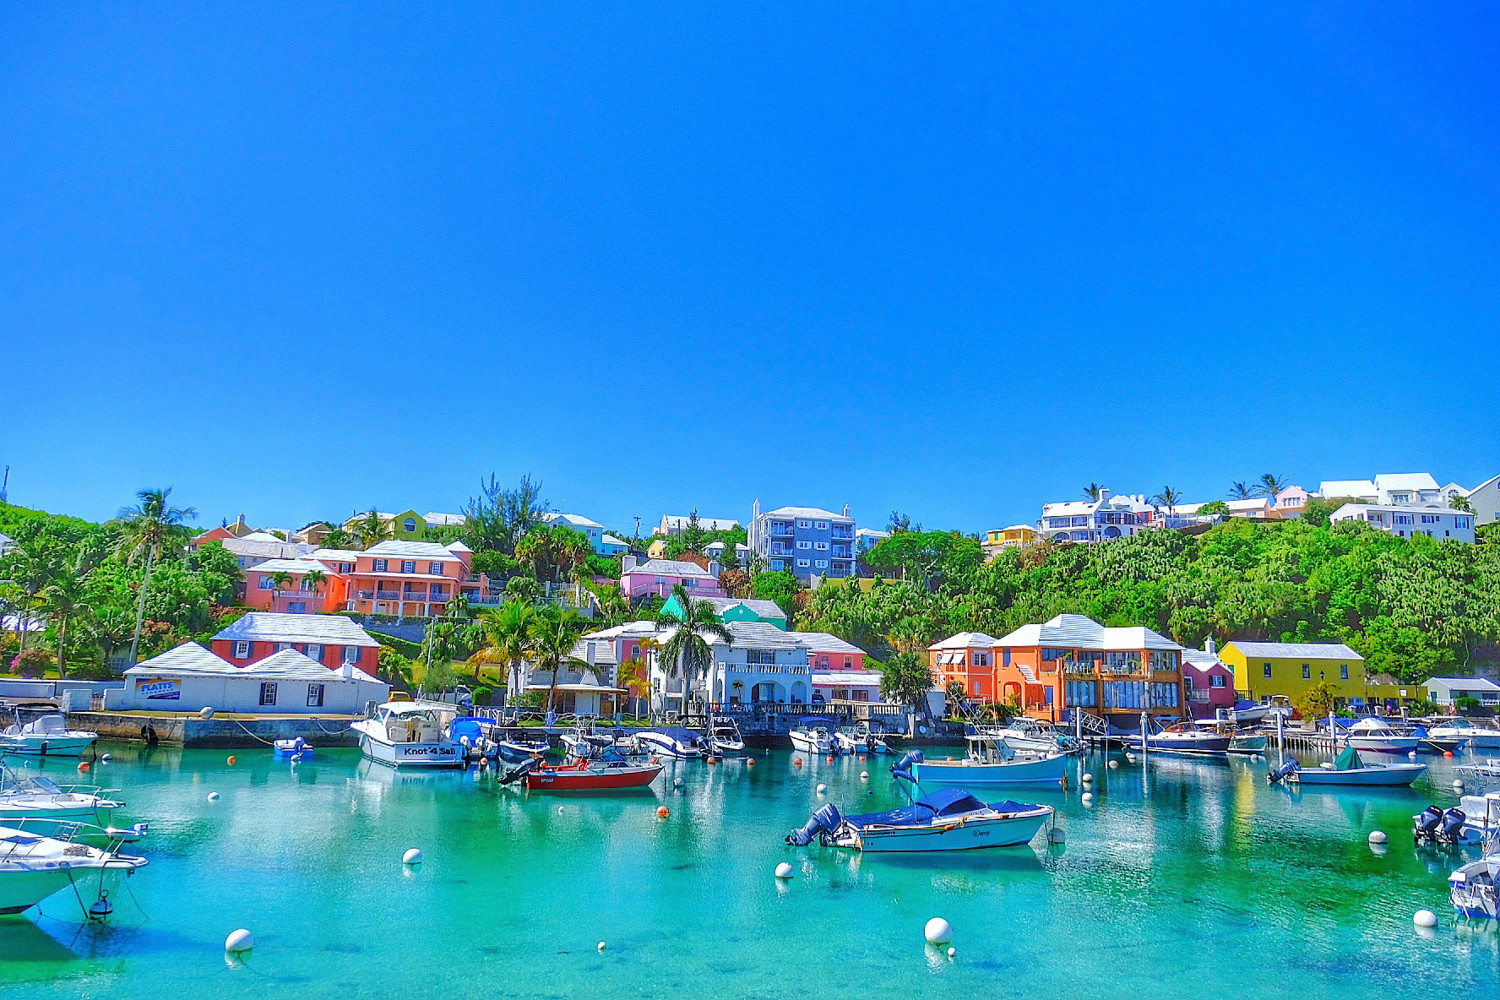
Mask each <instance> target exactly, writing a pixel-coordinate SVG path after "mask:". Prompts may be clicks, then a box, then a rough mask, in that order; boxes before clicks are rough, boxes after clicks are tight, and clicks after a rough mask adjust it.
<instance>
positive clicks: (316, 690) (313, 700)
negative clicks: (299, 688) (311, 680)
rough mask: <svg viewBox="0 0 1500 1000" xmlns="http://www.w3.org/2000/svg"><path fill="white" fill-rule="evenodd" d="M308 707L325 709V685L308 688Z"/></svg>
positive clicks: (312, 685) (313, 685)
mask: <svg viewBox="0 0 1500 1000" xmlns="http://www.w3.org/2000/svg"><path fill="white" fill-rule="evenodd" d="M307 707H308V708H322V707H323V685H321V684H309V685H308V686H307Z"/></svg>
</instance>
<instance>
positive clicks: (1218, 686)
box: [1182, 639, 1238, 719]
mask: <svg viewBox="0 0 1500 1000" xmlns="http://www.w3.org/2000/svg"><path fill="white" fill-rule="evenodd" d="M1182 686H1183V689H1184V691H1185V692H1186V695H1187V705H1188V708H1189V709H1190V710H1191V711H1192V713H1193V718H1195V719H1212V718H1213V717H1214V715H1215V713H1216V712H1217V711H1218V710H1219V709H1221V708H1233V707H1234V703H1235V701H1236V700H1237V698H1238V696H1237V695H1236V694H1235V693H1234V671H1233V670H1232V669H1230V668H1229V667H1227V666H1225V665H1224V661H1222V660H1220V659H1219V654H1218V652H1217V651H1215V649H1214V641H1213V640H1212V639H1209V640H1208V641H1207V642H1205V643H1204V644H1203V648H1202V649H1185V650H1183V651H1182Z"/></svg>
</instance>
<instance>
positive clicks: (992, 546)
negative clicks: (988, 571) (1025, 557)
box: [983, 524, 1041, 559]
mask: <svg viewBox="0 0 1500 1000" xmlns="http://www.w3.org/2000/svg"><path fill="white" fill-rule="evenodd" d="M1040 537H1041V536H1040V534H1038V532H1037V530H1036V529H1035V528H1033V527H1032V526H1031V525H1029V524H1012V525H1011V526H1010V527H1009V528H995V529H994V530H992V531H989V532H987V533H986V534H985V539H984V546H983V548H984V554H985V555H986V556H988V557H989V558H991V559H993V558H995V557H996V556H997V555H999V554H1000V553H1001V551H1002V550H1004V549H1012V548H1020V547H1021V546H1023V545H1030V544H1031V543H1032V542H1034V541H1036V540H1037V539H1038V538H1040Z"/></svg>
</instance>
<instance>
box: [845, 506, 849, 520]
mask: <svg viewBox="0 0 1500 1000" xmlns="http://www.w3.org/2000/svg"><path fill="white" fill-rule="evenodd" d="M844 516H845V517H848V516H849V505H848V504H844Z"/></svg>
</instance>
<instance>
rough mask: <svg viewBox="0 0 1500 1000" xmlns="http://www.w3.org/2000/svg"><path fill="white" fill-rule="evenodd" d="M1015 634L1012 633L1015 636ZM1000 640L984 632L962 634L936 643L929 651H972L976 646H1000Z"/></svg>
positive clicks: (929, 647)
mask: <svg viewBox="0 0 1500 1000" xmlns="http://www.w3.org/2000/svg"><path fill="white" fill-rule="evenodd" d="M1014 634H1015V633H1012V635H1014ZM999 644H1000V640H999V639H996V638H995V637H994V636H992V635H985V634H984V633H983V632H960V633H958V634H957V635H950V636H949V637H948V638H946V639H944V640H942V641H941V642H935V643H933V644H932V645H931V646H928V647H927V648H928V649H972V648H973V647H975V646H998V645H999Z"/></svg>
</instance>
